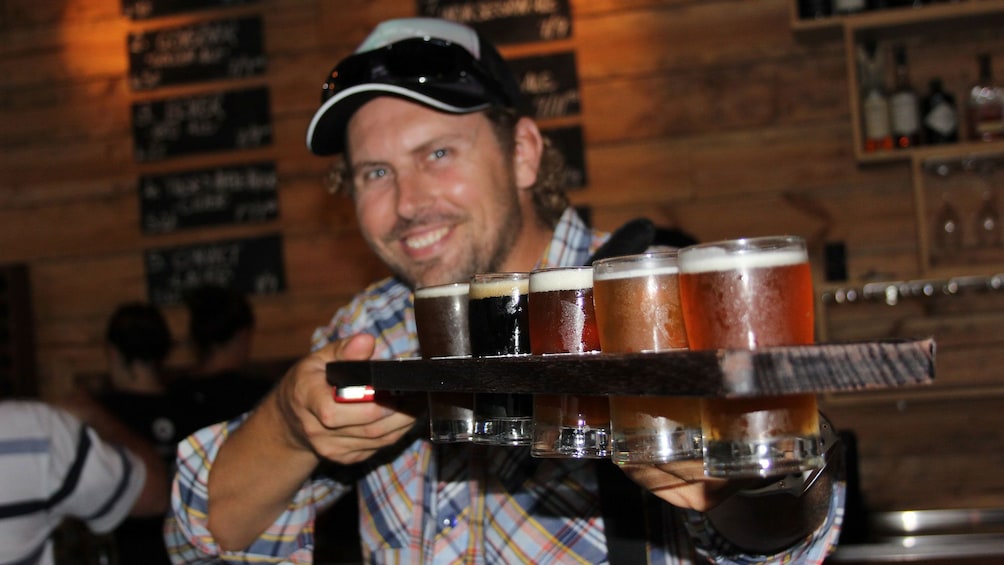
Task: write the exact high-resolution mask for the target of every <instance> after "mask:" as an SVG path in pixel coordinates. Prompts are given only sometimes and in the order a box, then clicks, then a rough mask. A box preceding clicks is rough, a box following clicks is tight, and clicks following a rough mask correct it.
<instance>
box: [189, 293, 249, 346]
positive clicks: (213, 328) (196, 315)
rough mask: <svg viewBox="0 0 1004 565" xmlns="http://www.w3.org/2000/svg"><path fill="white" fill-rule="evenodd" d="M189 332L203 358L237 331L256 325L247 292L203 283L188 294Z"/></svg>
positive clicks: (231, 337)
mask: <svg viewBox="0 0 1004 565" xmlns="http://www.w3.org/2000/svg"><path fill="white" fill-rule="evenodd" d="M185 305H186V306H187V307H188V313H189V318H188V333H189V336H190V337H191V339H192V342H193V343H194V345H195V352H196V355H197V356H198V357H199V359H200V360H201V359H205V358H206V357H207V356H208V355H209V354H210V353H212V351H213V349H214V348H215V347H216V346H217V345H222V344H224V343H226V342H228V341H230V340H231V339H233V337H234V336H235V335H237V332H238V331H240V330H242V329H244V328H250V327H252V326H254V311H253V310H252V308H251V303H250V302H249V301H248V299H247V298H246V297H245V296H244V293H243V292H241V291H239V290H237V289H235V288H231V287H224V286H218V285H203V286H199V287H196V288H193V289H191V290H189V291H188V292H186V293H185Z"/></svg>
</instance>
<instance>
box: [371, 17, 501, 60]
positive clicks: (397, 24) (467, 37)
mask: <svg viewBox="0 0 1004 565" xmlns="http://www.w3.org/2000/svg"><path fill="white" fill-rule="evenodd" d="M412 37H435V38H437V39H445V40H446V41H449V42H451V43H456V44H457V45H460V46H461V47H463V48H464V49H467V50H468V51H470V53H471V55H474V58H475V59H477V60H478V61H480V60H481V43H480V42H479V41H478V34H477V32H475V31H474V30H473V29H471V28H469V27H467V26H465V25H463V24H459V23H456V22H451V21H448V20H440V19H437V18H398V19H395V20H387V21H385V22H381V23H379V24H377V26H376V27H375V28H373V31H372V32H370V34H369V35H368V36H367V37H366V39H365V40H363V42H362V44H360V45H359V47H357V48H356V51H355V52H356V53H362V52H364V51H372V50H373V49H379V48H381V47H386V46H387V45H390V44H391V43H396V42H398V41H401V40H402V39H410V38H412Z"/></svg>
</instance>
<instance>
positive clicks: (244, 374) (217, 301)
mask: <svg viewBox="0 0 1004 565" xmlns="http://www.w3.org/2000/svg"><path fill="white" fill-rule="evenodd" d="M184 302H185V306H186V308H187V309H188V315H189V317H188V332H189V339H190V340H191V343H192V347H193V349H194V353H195V365H194V366H193V367H192V368H191V369H190V370H189V371H187V372H185V373H184V374H182V375H180V376H179V377H178V378H177V379H174V380H173V381H172V382H171V385H170V390H169V393H170V395H171V398H172V400H173V401H174V402H175V403H177V405H178V406H180V407H183V410H182V411H183V413H184V422H183V429H184V432H185V435H188V434H189V433H192V432H194V431H195V430H197V429H199V428H202V427H204V426H207V425H209V424H212V423H215V422H219V421H222V420H227V419H229V418H233V417H234V416H236V415H238V414H242V413H244V412H246V411H248V410H250V409H251V408H253V407H254V406H255V405H256V404H257V403H258V401H259V400H261V398H262V397H263V396H264V395H265V394H266V393H267V392H268V390H269V388H271V383H270V382H268V381H267V380H265V379H263V378H261V377H258V376H256V375H253V374H251V373H250V372H249V371H248V365H249V363H250V360H251V345H252V342H253V337H254V331H255V315H254V309H253V307H252V305H251V302H250V301H249V300H248V298H247V297H246V296H245V295H244V293H243V292H241V291H239V290H237V289H235V288H233V287H225V286H220V285H214V284H206V285H202V286H198V287H195V288H192V289H190V290H189V291H188V292H186V293H185V295H184Z"/></svg>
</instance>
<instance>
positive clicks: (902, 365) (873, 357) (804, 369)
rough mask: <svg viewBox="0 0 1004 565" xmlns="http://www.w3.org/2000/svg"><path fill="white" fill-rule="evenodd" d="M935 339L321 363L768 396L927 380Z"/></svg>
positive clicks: (478, 378) (497, 380)
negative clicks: (721, 348) (755, 348)
mask: <svg viewBox="0 0 1004 565" xmlns="http://www.w3.org/2000/svg"><path fill="white" fill-rule="evenodd" d="M934 350H935V345H934V340H933V339H930V338H928V339H919V340H890V341H875V342H860V343H832V344H820V345H805V346H794V347H766V348H761V349H757V350H754V351H747V350H733V349H729V350H717V351H666V352H658V353H630V354H610V353H596V354H585V355H526V356H512V357H481V358H471V357H451V358H443V359H398V360H381V361H336V362H332V363H328V365H327V377H328V382H329V383H331V384H332V385H333V386H351V385H370V386H372V387H373V388H374V389H376V390H387V391H429V392H507V393H545V394H546V393H568V394H595V395H641V396H660V395H681V396H720V397H738V396H769V395H777V394H790V393H808V392H813V393H824V392H847V391H858V390H875V389H885V388H894V387H903V386H912V385H924V384H930V383H931V382H933V380H934Z"/></svg>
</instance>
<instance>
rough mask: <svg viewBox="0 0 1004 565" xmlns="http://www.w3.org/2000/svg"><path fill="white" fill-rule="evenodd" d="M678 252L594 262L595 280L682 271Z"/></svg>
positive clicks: (670, 273)
mask: <svg viewBox="0 0 1004 565" xmlns="http://www.w3.org/2000/svg"><path fill="white" fill-rule="evenodd" d="M677 261H678V259H677V255H676V252H672V253H644V254H640V255H624V256H621V257H613V258H610V259H604V260H602V261H597V262H596V263H594V264H593V279H594V280H612V279H631V278H637V277H651V276H660V275H675V274H677V273H678V272H680V268H679V264H678V262H677Z"/></svg>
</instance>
